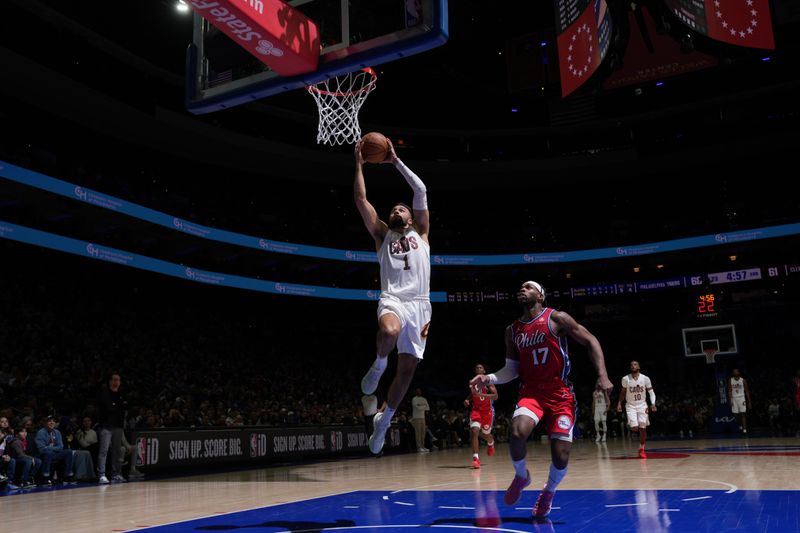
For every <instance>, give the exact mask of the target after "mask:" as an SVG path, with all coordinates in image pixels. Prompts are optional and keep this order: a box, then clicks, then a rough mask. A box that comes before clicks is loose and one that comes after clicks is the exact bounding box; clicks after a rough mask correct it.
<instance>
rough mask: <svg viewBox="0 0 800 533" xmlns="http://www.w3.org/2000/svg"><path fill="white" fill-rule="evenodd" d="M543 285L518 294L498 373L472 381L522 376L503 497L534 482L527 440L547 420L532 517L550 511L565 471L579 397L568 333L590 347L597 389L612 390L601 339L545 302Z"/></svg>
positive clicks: (529, 284)
mask: <svg viewBox="0 0 800 533" xmlns="http://www.w3.org/2000/svg"><path fill="white" fill-rule="evenodd" d="M544 299H545V293H544V289H542V286H541V285H539V284H538V283H536V282H535V281H526V282H525V283H523V284H522V287H521V288H520V290H519V292H518V293H517V301H518V302H519V303H520V304H521V305H522V308H523V313H522V317H520V318H519V319H517V320H516V321H514V323H513V324H511V325H510V326H508V327H507V328H506V365H505V366H504V367H503V368H501V369H500V370H499V371H497V372H496V373H494V374H489V375H486V374H478V375H476V376H475V377H474V378H472V380H471V381H470V385H472V386H473V387H478V388H481V387H485V386H487V385H490V384H491V385H493V384H496V383H507V382H509V381H511V380H513V379H514V378H516V377H517V376H519V378H520V381H521V382H522V383H521V384H520V389H519V400H518V401H517V407H516V410H515V411H514V416H513V418H512V421H511V440H510V443H509V444H510V446H509V447H510V451H511V461H512V463H513V465H514V471H515V473H516V475H515V476H514V480H513V481H512V482H511V485H510V486H509V487H508V489H507V490H506V493H505V496H504V498H503V500H504V501H505V503H506V505H514V504H515V503H517V502H518V501H519V499H520V496H521V495H522V490H523V489H524V488H525V487H527V486H528V485H530V483H531V477H530V473H529V472H528V470H527V468H526V467H525V456H526V455H527V451H528V450H527V441H528V437H529V436H530V434H531V432H532V431H533V428H534V427H535V426H536V424H538V423H539V422H540V421H542V420H544V421H545V422H546V423H547V432H548V434H549V435H550V456H551V458H552V464H551V465H550V475H549V476H548V478H547V483H545V485H544V488H543V489H542V491H541V492H540V493H539V498H538V499H537V500H536V505H534V507H533V516H534V518H543V517H545V516H547V515H548V514H549V513H550V509H551V506H552V502H553V494H554V493H555V491H556V487H558V484H559V483H561V480H562V479H564V476H565V475H566V473H567V464H568V462H569V453H570V450H571V449H572V430H573V428H574V427H575V412H576V401H575V395H574V394H573V392H572V385H571V384H570V382H569V370H570V362H569V357H568V355H567V338H566V337H567V336H569V337H571V338H572V339H574V340H576V341H577V342H579V343H580V344H582V345H584V346H586V347H587V349H588V353H589V358H590V359H591V360H592V363H594V367H595V370H596V371H597V387H598V388H600V389H601V390H604V391H610V390H611V389H612V388H613V385H612V384H611V382H610V381H609V380H608V374H607V373H606V365H605V361H604V359H603V350H602V348H601V347H600V343H599V342H598V341H597V338H596V337H595V336H594V335H592V334H591V333H589V331H588V330H587V329H586V328H585V327H583V326H581V325H580V324H578V323H577V322H576V321H575V319H574V318H572V317H571V316H569V315H568V314H567V313H564V312H562V311H556V310H555V309H550V308H547V307H544V306H543V303H544Z"/></svg>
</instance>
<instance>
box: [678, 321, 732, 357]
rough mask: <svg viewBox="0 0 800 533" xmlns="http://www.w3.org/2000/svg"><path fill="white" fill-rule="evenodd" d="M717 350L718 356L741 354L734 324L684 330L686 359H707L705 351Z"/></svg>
mask: <svg viewBox="0 0 800 533" xmlns="http://www.w3.org/2000/svg"><path fill="white" fill-rule="evenodd" d="M709 348H716V349H717V350H718V351H717V355H734V354H737V353H739V345H738V344H737V342H736V327H735V326H734V325H733V324H723V325H719V326H705V327H702V328H683V349H684V355H685V356H686V357H705V356H706V354H705V352H704V350H706V349H709Z"/></svg>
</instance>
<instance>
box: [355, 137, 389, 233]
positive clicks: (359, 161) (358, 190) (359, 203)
mask: <svg viewBox="0 0 800 533" xmlns="http://www.w3.org/2000/svg"><path fill="white" fill-rule="evenodd" d="M355 157H356V172H355V179H354V180H353V198H354V199H355V201H356V207H357V208H358V212H359V213H360V214H361V218H362V219H363V220H364V225H365V226H366V227H367V231H368V232H369V234H370V235H372V238H373V239H375V247H376V248H379V247H380V246H381V244H382V243H383V238H384V237H385V236H386V232H387V231H389V228H388V227H387V226H386V223H385V222H384V221H383V220H381V219H380V218H379V217H378V213H377V212H376V211H375V208H374V207H373V206H372V204H371V203H369V200H367V185H366V183H365V182H364V158H363V157H362V155H361V141H358V143H356V147H355Z"/></svg>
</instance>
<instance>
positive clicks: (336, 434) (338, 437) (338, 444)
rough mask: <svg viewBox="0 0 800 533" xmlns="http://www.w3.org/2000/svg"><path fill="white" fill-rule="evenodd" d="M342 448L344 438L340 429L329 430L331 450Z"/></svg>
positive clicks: (335, 450)
mask: <svg viewBox="0 0 800 533" xmlns="http://www.w3.org/2000/svg"><path fill="white" fill-rule="evenodd" d="M342 448H344V440H343V439H342V432H341V431H331V451H332V452H338V451H340V450H341V449H342Z"/></svg>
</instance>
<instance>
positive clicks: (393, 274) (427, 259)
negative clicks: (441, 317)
mask: <svg viewBox="0 0 800 533" xmlns="http://www.w3.org/2000/svg"><path fill="white" fill-rule="evenodd" d="M378 262H379V263H380V265H381V291H382V292H383V293H386V294H390V295H392V296H395V297H396V298H400V299H401V300H413V299H415V298H416V299H419V298H429V297H430V291H431V289H430V279H431V250H430V246H428V243H426V242H425V241H423V240H422V237H420V235H419V233H417V232H416V230H414V229H413V228H408V229H406V230H405V232H404V233H398V232H396V231H392V230H389V231H388V232H387V233H386V237H384V239H383V244H381V247H380V249H379V250H378Z"/></svg>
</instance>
